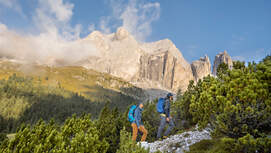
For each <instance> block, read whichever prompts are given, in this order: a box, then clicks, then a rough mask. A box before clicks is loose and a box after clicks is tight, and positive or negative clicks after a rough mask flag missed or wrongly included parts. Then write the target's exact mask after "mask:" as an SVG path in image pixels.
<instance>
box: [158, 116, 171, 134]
mask: <svg viewBox="0 0 271 153" xmlns="http://www.w3.org/2000/svg"><path fill="white" fill-rule="evenodd" d="M166 119H167V118H166V116H162V115H161V116H160V126H159V128H158V132H157V138H158V139H159V138H161V136H162V132H163V130H164V128H165V126H166V124H167V123H168V124H169V126H168V128H167V130H166V132H165V134H164V136H168V135H169V133H170V132H171V130H172V129H173V127H174V126H175V125H174V122H173V120H172V118H170V120H169V122H167V120H166Z"/></svg>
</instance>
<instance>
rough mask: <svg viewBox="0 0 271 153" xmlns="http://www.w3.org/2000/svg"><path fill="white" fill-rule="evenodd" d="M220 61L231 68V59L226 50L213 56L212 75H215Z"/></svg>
mask: <svg viewBox="0 0 271 153" xmlns="http://www.w3.org/2000/svg"><path fill="white" fill-rule="evenodd" d="M221 63H225V64H227V65H228V67H229V68H230V69H232V67H233V62H232V59H231V57H230V55H229V54H228V53H227V51H226V50H225V51H224V52H221V53H219V54H217V55H216V56H215V61H214V65H213V75H215V76H216V73H217V68H218V66H219V65H220V64H221Z"/></svg>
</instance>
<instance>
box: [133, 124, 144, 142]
mask: <svg viewBox="0 0 271 153" xmlns="http://www.w3.org/2000/svg"><path fill="white" fill-rule="evenodd" d="M132 127H133V137H132V140H134V141H136V137H137V132H138V128H137V125H136V124H135V123H132ZM139 131H141V132H142V133H143V136H142V138H141V141H145V140H146V138H147V134H148V131H147V130H146V129H145V127H144V126H143V125H140V126H139Z"/></svg>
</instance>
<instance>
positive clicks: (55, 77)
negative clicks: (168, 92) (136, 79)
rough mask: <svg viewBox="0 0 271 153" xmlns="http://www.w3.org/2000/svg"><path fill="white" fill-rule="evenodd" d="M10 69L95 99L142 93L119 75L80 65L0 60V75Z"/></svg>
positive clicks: (12, 71)
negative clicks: (49, 64)
mask: <svg viewBox="0 0 271 153" xmlns="http://www.w3.org/2000/svg"><path fill="white" fill-rule="evenodd" d="M14 73H16V74H17V75H19V76H30V77H33V79H34V80H35V82H36V83H40V84H42V85H44V86H52V87H57V86H61V87H62V88H64V89H66V90H69V91H73V92H77V93H79V94H80V95H82V96H84V97H86V98H87V99H90V100H91V101H96V102H106V101H109V102H110V101H112V99H117V98H118V97H120V96H122V95H128V96H130V97H133V98H135V99H137V98H142V97H143V96H144V93H143V91H142V90H141V89H140V88H137V87H135V86H133V85H132V84H130V83H128V82H125V81H123V80H122V79H120V78H117V77H113V76H111V75H109V74H105V73H99V72H96V71H93V70H87V69H85V68H83V67H76V66H68V67H47V66H33V65H20V64H15V63H11V62H8V61H4V62H3V61H2V62H0V79H7V78H8V77H9V76H11V75H13V74H14Z"/></svg>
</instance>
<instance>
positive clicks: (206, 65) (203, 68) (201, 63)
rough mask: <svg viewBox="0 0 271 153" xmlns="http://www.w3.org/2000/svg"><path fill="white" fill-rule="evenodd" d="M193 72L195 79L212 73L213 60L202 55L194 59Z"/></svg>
mask: <svg viewBox="0 0 271 153" xmlns="http://www.w3.org/2000/svg"><path fill="white" fill-rule="evenodd" d="M191 68H192V72H193V75H194V78H195V81H198V80H199V79H202V78H204V77H205V76H208V75H210V74H211V62H210V60H209V57H208V56H205V57H202V58H200V59H199V60H196V61H193V62H192V64H191Z"/></svg>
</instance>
